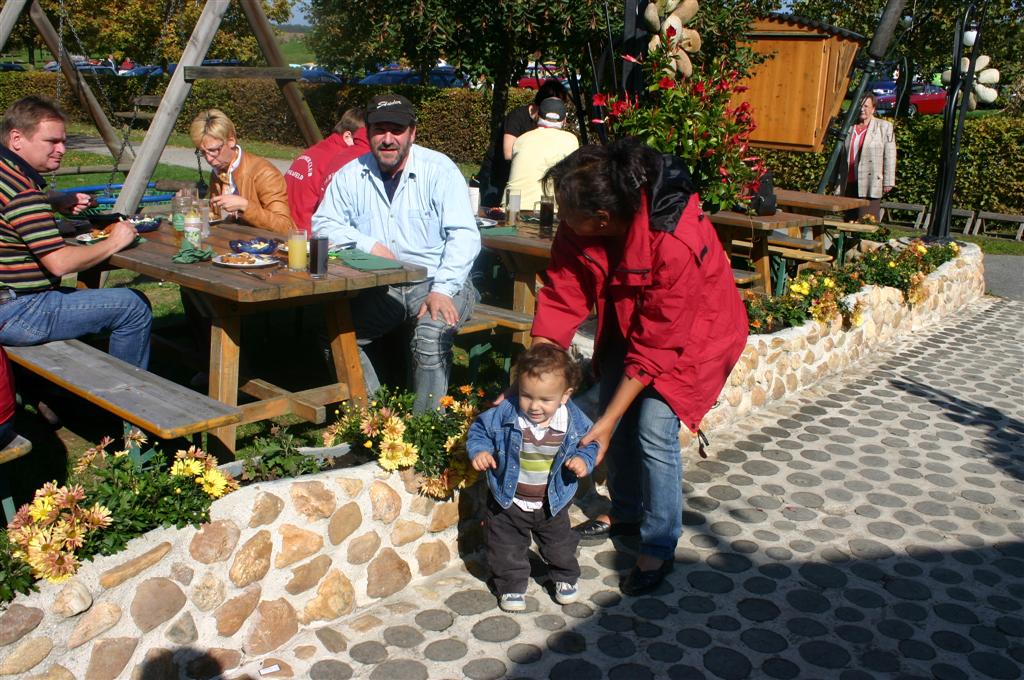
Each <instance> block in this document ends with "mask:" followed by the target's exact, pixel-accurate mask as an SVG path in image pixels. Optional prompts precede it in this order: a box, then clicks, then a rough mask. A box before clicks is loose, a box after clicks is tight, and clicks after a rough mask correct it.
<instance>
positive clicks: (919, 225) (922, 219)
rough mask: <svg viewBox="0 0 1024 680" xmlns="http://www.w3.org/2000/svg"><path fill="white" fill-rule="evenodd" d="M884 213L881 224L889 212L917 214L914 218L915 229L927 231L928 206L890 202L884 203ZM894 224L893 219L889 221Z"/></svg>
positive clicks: (882, 213) (881, 216)
mask: <svg viewBox="0 0 1024 680" xmlns="http://www.w3.org/2000/svg"><path fill="white" fill-rule="evenodd" d="M881 206H882V212H881V214H880V216H879V222H881V221H882V220H883V219H885V216H886V214H887V213H888V212H892V211H893V210H902V211H904V212H912V213H915V214H916V217H915V218H914V229H927V228H928V206H926V205H922V204H921V203H892V202H890V201H882V202H881ZM889 221H890V222H892V219H890V220H889Z"/></svg>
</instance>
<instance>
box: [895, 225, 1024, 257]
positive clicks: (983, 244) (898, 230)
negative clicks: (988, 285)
mask: <svg viewBox="0 0 1024 680" xmlns="http://www.w3.org/2000/svg"><path fill="white" fill-rule="evenodd" d="M883 226H884V227H888V229H889V232H890V233H889V236H888V238H901V237H904V236H909V237H915V236H916V237H920V236H926V235H927V233H928V232H926V231H924V230H923V229H908V228H906V227H898V226H894V225H891V224H885V223H884V222H883ZM950 236H951V237H952V238H955V239H956V240H957V241H966V242H968V243H974V244H976V245H977V246H979V247H980V248H981V252H983V253H985V254H987V255H1020V256H1024V241H1015V240H1014V239H1013V238H1012V237H1011V238H1000V237H998V236H965V235H964V234H961V233H957V232H955V231H954V232H952V233H950Z"/></svg>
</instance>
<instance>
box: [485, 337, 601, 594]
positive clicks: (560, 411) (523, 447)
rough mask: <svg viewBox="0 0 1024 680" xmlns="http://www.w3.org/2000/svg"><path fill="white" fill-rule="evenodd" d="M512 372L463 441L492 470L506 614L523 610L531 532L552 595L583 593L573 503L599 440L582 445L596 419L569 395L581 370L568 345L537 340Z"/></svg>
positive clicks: (494, 541)
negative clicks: (506, 387)
mask: <svg viewBox="0 0 1024 680" xmlns="http://www.w3.org/2000/svg"><path fill="white" fill-rule="evenodd" d="M515 375H516V381H515V385H514V390H513V395H512V396H511V397H510V398H509V399H506V400H505V401H503V402H502V403H500V404H498V405H497V406H495V407H494V408H492V409H490V410H488V411H486V412H484V413H482V414H480V416H479V417H478V418H477V419H476V421H475V422H474V423H473V425H472V426H470V428H469V434H468V436H467V441H466V451H467V453H468V454H469V458H470V461H471V463H472V465H473V468H474V469H475V470H477V471H479V472H486V473H487V475H486V476H487V486H488V487H489V488H490V491H491V497H490V501H489V502H488V506H487V559H488V563H489V564H490V566H491V572H492V574H493V575H494V585H495V588H496V590H497V591H498V598H499V600H498V604H499V606H500V607H501V608H502V610H504V611H507V612H521V611H525V610H526V586H527V583H528V580H529V576H530V560H529V557H528V551H529V548H530V537H531V534H532V535H533V536H534V537H536V539H537V545H538V548H539V549H540V555H541V557H543V558H544V561H545V562H547V563H548V571H549V573H550V576H551V580H552V582H553V583H554V594H555V601H557V602H558V603H559V604H569V603H571V602H575V601H576V599H577V598H578V597H579V593H578V591H577V587H576V581H577V580H578V579H579V577H580V566H579V562H578V561H577V560H576V546H577V544H578V543H579V537H578V535H577V534H576V532H574V531H572V529H571V528H570V526H569V503H570V501H572V499H573V496H574V495H575V493H576V487H577V486H578V479H579V478H581V477H586V476H587V475H588V474H590V472H591V471H592V470H593V468H594V462H595V458H596V456H597V450H598V446H597V443H596V442H595V443H591V444H589V445H587V446H586V447H585V448H582V449H580V448H577V447H578V445H579V441H580V439H581V438H582V437H583V435H585V434H586V433H587V431H588V430H589V429H590V427H591V425H592V423H591V422H590V419H589V418H587V417H586V416H585V415H584V414H583V412H582V411H580V409H579V408H577V407H576V406H575V405H574V404H573V403H572V402H570V401H569V397H570V396H571V395H572V392H573V388H574V387H575V385H576V384H577V383H578V382H579V378H580V370H579V367H578V366H576V364H575V363H574V362H573V361H572V359H571V358H570V357H569V355H568V353H566V351H565V350H563V349H562V348H560V347H558V346H556V345H552V344H550V343H538V344H535V345H534V346H533V347H531V348H530V349H529V350H527V351H526V352H524V353H523V354H522V355H521V356H520V357H519V361H518V362H517V363H516V372H515Z"/></svg>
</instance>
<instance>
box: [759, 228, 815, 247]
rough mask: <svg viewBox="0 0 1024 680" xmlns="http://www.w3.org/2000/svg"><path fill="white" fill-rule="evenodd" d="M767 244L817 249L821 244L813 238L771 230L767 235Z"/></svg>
mask: <svg viewBox="0 0 1024 680" xmlns="http://www.w3.org/2000/svg"><path fill="white" fill-rule="evenodd" d="M768 246H769V249H771V246H775V247H777V248H789V249H791V250H807V251H813V250H818V249H819V248H820V247H821V245H820V244H819V243H818V242H817V241H815V240H814V239H813V238H800V237H798V236H787V235H786V234H781V233H779V232H777V231H776V232H772V233H771V234H769V235H768Z"/></svg>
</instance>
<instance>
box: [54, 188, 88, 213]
mask: <svg viewBox="0 0 1024 680" xmlns="http://www.w3.org/2000/svg"><path fill="white" fill-rule="evenodd" d="M49 199H50V205H51V206H53V209H54V210H56V211H57V212H62V213H64V214H65V215H77V214H78V213H80V212H82V211H83V210H85V209H87V208H92V207H95V206H96V199H94V198H93V197H92V196H90V195H89V194H68V193H64V192H63V191H53V192H50V194H49Z"/></svg>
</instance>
